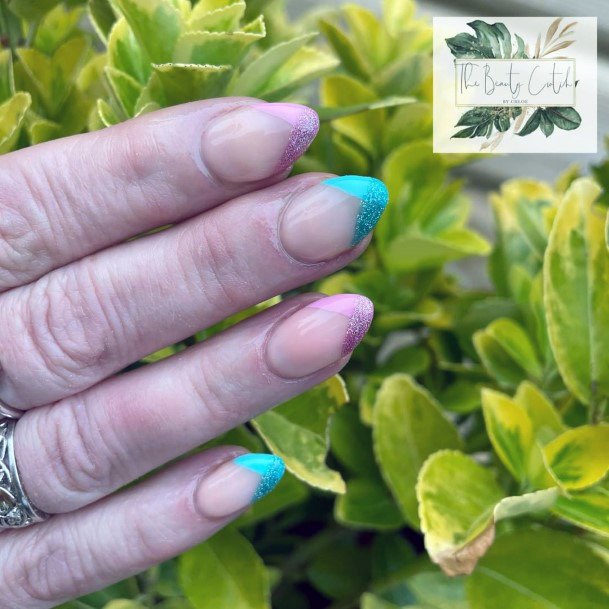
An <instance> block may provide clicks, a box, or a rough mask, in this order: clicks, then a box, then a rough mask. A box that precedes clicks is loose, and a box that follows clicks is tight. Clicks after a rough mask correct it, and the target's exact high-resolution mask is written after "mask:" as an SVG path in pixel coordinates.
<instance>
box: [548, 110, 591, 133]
mask: <svg viewBox="0 0 609 609" xmlns="http://www.w3.org/2000/svg"><path fill="white" fill-rule="evenodd" d="M544 115H545V116H547V118H548V119H549V120H550V121H551V122H552V123H553V124H554V125H556V126H557V127H558V128H559V129H565V130H567V131H571V130H573V129H577V128H578V127H579V126H580V125H581V122H582V117H581V116H580V115H579V112H578V111H577V110H576V109H575V108H546V109H545V111H544Z"/></svg>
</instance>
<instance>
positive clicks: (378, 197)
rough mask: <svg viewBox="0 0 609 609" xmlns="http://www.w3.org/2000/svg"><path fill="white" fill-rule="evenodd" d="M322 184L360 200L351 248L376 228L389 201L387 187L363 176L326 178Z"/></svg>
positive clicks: (378, 181)
mask: <svg viewBox="0 0 609 609" xmlns="http://www.w3.org/2000/svg"><path fill="white" fill-rule="evenodd" d="M323 183H324V184H328V185H329V186H333V187H334V188H340V190H342V191H343V192H346V193H347V194H350V195H351V196H353V197H357V198H358V199H360V200H361V202H362V204H361V206H360V210H359V214H358V215H357V220H356V222H355V231H354V233H353V241H352V242H351V245H352V246H353V245H357V244H358V243H359V242H360V241H361V240H362V239H363V238H364V237H365V236H366V235H367V234H368V233H369V232H370V231H371V230H372V229H373V228H374V227H375V226H376V224H377V222H378V221H379V218H380V217H381V215H382V214H383V211H385V207H387V201H388V200H389V193H388V192H387V187H386V186H385V184H383V182H381V181H380V180H377V179H376V178H369V177H365V176H339V177H337V178H328V179H327V180H324V182H323Z"/></svg>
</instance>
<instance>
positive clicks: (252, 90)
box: [231, 33, 315, 97]
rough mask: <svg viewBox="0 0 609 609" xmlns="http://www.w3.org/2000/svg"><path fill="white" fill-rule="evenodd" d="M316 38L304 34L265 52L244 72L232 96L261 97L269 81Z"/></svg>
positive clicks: (237, 81) (312, 35) (312, 34)
mask: <svg viewBox="0 0 609 609" xmlns="http://www.w3.org/2000/svg"><path fill="white" fill-rule="evenodd" d="M314 36H315V34H314V33H310V34H304V35H302V36H299V37H298V38H293V39H291V40H287V41H285V42H281V43H280V44H278V45H275V46H273V47H271V48H270V49H268V50H267V51H265V52H264V53H263V54H262V55H261V56H260V57H258V58H257V59H255V60H254V61H252V63H250V64H249V65H248V66H247V68H245V70H243V72H242V73H241V75H240V76H239V77H238V78H237V80H236V82H235V85H234V86H233V87H232V89H231V95H249V96H252V97H258V96H260V94H261V93H262V91H264V90H265V89H267V88H268V83H269V81H271V79H272V77H273V75H274V74H275V73H276V72H277V71H278V70H279V69H280V68H281V66H283V65H284V64H285V62H286V61H288V59H290V58H291V57H293V56H294V55H295V54H296V53H297V52H298V51H299V49H301V48H302V47H304V46H305V45H306V44H307V43H308V42H309V41H310V40H311V39H312V38H313V37H314Z"/></svg>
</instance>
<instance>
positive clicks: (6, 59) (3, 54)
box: [0, 49, 15, 103]
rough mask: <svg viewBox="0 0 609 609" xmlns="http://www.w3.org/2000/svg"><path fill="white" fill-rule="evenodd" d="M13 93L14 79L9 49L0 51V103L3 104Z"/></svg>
mask: <svg viewBox="0 0 609 609" xmlns="http://www.w3.org/2000/svg"><path fill="white" fill-rule="evenodd" d="M14 93H15V78H14V75H13V61H12V53H11V51H10V49H4V50H1V51H0V103H3V102H5V101H6V100H7V99H8V98H9V97H12V96H13V95H14Z"/></svg>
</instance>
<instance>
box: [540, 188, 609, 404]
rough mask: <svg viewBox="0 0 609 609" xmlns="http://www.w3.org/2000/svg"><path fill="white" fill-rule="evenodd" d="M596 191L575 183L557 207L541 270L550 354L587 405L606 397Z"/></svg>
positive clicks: (603, 261)
mask: <svg viewBox="0 0 609 609" xmlns="http://www.w3.org/2000/svg"><path fill="white" fill-rule="evenodd" d="M599 192H600V188H599V187H598V186H597V185H596V184H595V183H594V182H593V181H592V180H590V179H586V178H582V179H578V180H575V182H573V184H572V185H571V186H570V187H569V189H568V190H567V192H566V193H565V195H564V197H563V200H562V202H561V204H560V206H559V209H558V212H557V214H556V218H555V220H554V224H553V226H552V230H551V233H550V240H549V243H548V248H547V250H546V256H545V260H544V266H543V277H544V299H545V300H544V301H545V309H546V314H547V319H548V331H549V336H550V341H551V344H552V350H553V351H554V356H555V358H556V363H557V365H558V368H559V370H560V373H561V375H562V378H563V380H564V382H565V384H566V385H567V387H568V388H569V389H570V391H571V392H572V393H574V394H575V396H577V398H578V399H580V400H581V401H582V402H584V403H585V404H594V403H597V402H598V401H599V400H601V399H603V398H604V397H607V396H609V350H607V348H606V345H607V344H609V300H608V299H607V297H606V290H605V285H606V283H607V280H608V279H607V278H608V277H609V253H608V252H607V249H606V247H605V213H604V212H603V211H602V210H600V209H599V208H596V207H595V206H594V200H595V199H596V197H597V196H598V194H599Z"/></svg>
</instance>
